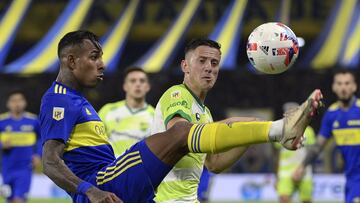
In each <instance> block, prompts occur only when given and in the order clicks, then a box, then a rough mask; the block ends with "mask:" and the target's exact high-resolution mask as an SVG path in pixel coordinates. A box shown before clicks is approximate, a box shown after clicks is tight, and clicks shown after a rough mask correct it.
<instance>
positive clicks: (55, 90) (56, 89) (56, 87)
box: [54, 84, 59, 94]
mask: <svg viewBox="0 0 360 203" xmlns="http://www.w3.org/2000/svg"><path fill="white" fill-rule="evenodd" d="M58 88H59V85H58V84H56V85H55V87H54V92H55V94H57V93H59V91H58Z"/></svg>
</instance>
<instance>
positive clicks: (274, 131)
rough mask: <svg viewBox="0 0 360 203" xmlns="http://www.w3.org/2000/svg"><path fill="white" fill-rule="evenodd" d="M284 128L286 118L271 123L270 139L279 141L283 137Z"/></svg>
mask: <svg viewBox="0 0 360 203" xmlns="http://www.w3.org/2000/svg"><path fill="white" fill-rule="evenodd" d="M283 128H284V120H283V119H280V120H277V121H273V122H272V123H271V127H270V131H269V140H270V141H271V142H279V141H280V140H281V138H282V136H283V135H282V134H283Z"/></svg>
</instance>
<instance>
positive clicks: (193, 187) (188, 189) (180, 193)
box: [151, 84, 213, 202]
mask: <svg viewBox="0 0 360 203" xmlns="http://www.w3.org/2000/svg"><path fill="white" fill-rule="evenodd" d="M175 116H180V117H182V118H184V119H186V120H187V121H189V122H191V123H210V122H213V119H212V116H211V113H210V111H209V109H208V108H207V107H206V106H205V105H204V104H203V103H202V102H201V101H200V100H199V98H198V97H197V96H196V95H194V94H193V93H192V92H191V90H190V89H188V88H187V87H186V85H184V84H181V85H175V86H172V87H171V88H169V89H168V90H167V91H166V92H165V93H164V94H163V95H162V97H161V98H160V100H159V102H158V104H157V105H156V109H155V116H154V122H153V125H152V126H151V134H154V133H158V132H163V131H165V130H166V126H167V124H168V122H169V121H170V120H171V119H172V118H174V117H175ZM205 156H206V154H195V153H189V154H188V155H186V156H184V157H183V158H182V159H181V160H180V161H179V162H178V163H177V164H176V165H175V166H174V168H173V169H172V170H171V171H170V173H169V174H168V175H167V176H166V177H165V179H164V181H163V182H162V183H161V184H160V186H159V187H158V190H157V194H156V197H155V201H156V202H197V188H198V184H199V180H200V176H201V173H202V170H203V165H204V161H205Z"/></svg>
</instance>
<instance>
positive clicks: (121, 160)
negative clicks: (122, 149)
mask: <svg viewBox="0 0 360 203" xmlns="http://www.w3.org/2000/svg"><path fill="white" fill-rule="evenodd" d="M132 155H139V151H136V152H131V153H128V154H126V155H125V156H123V157H122V158H121V159H120V160H119V161H117V162H116V164H115V165H114V166H109V167H107V168H106V169H105V171H99V172H98V174H105V173H108V172H110V171H111V170H112V169H114V168H116V166H117V165H119V164H120V163H121V162H123V161H124V160H125V159H126V158H127V157H129V156H132ZM99 177H100V176H99Z"/></svg>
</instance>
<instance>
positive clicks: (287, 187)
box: [277, 177, 312, 201]
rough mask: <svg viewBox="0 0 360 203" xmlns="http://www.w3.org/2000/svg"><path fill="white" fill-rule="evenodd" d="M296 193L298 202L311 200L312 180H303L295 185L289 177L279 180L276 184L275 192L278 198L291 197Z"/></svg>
mask: <svg viewBox="0 0 360 203" xmlns="http://www.w3.org/2000/svg"><path fill="white" fill-rule="evenodd" d="M296 191H298V192H299V196H300V200H302V201H307V200H311V198H312V180H311V179H305V180H302V181H301V182H300V183H299V184H295V183H294V182H293V181H292V179H291V177H288V178H279V180H278V182H277V192H278V194H279V196H292V195H293V194H294V193H295V192H296Z"/></svg>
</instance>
